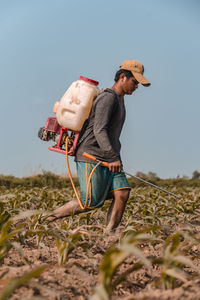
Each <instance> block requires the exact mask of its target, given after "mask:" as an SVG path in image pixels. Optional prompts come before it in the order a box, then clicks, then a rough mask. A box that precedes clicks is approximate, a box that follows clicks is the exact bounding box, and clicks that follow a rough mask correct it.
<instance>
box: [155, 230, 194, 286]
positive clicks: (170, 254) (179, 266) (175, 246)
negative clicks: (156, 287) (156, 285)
mask: <svg viewBox="0 0 200 300" xmlns="http://www.w3.org/2000/svg"><path fill="white" fill-rule="evenodd" d="M181 239H182V234H181V232H176V233H175V234H173V235H170V236H169V237H168V238H167V239H166V242H165V244H164V249H163V250H164V253H163V257H162V258H161V259H158V260H157V262H158V263H159V264H161V266H162V271H161V286H162V288H163V289H173V288H175V286H176V282H177V280H179V281H182V282H186V281H187V280H188V274H187V273H186V272H185V271H184V268H185V267H190V268H191V269H193V270H194V271H195V272H196V273H197V274H199V273H200V269H199V268H197V267H196V266H195V265H194V263H193V262H192V260H191V259H189V258H188V257H186V256H184V255H182V254H180V246H181ZM155 261H156V260H155Z"/></svg>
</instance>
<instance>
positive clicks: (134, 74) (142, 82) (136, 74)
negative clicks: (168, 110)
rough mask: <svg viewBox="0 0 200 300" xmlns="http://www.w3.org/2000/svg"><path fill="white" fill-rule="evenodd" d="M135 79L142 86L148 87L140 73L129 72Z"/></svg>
mask: <svg viewBox="0 0 200 300" xmlns="http://www.w3.org/2000/svg"><path fill="white" fill-rule="evenodd" d="M131 72H132V74H133V76H134V77H135V79H136V80H137V81H138V82H139V83H141V84H142V85H144V86H150V85H151V83H150V82H149V81H148V80H147V79H146V78H145V77H144V76H143V75H142V74H140V73H137V72H133V71H131Z"/></svg>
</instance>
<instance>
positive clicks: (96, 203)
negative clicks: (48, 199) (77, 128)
mask: <svg viewBox="0 0 200 300" xmlns="http://www.w3.org/2000/svg"><path fill="white" fill-rule="evenodd" d="M143 73H144V67H143V65H142V64H141V63H140V62H138V61H136V60H126V61H124V62H123V63H122V65H121V66H120V70H119V71H118V72H117V73H116V75H115V83H114V85H113V86H112V88H111V89H105V90H104V91H102V92H101V93H100V94H99V95H98V97H97V98H96V99H95V101H94V104H93V107H92V110H91V113H90V116H89V119H88V122H87V125H86V128H84V130H83V131H82V132H81V134H80V143H79V145H78V148H77V151H76V158H75V161H76V166H77V173H78V178H79V182H80V188H81V203H82V206H85V207H86V209H88V208H95V207H100V206H102V205H103V204H104V201H105V200H106V199H111V198H112V202H111V205H110V207H109V210H108V214H107V229H108V230H111V229H113V228H116V227H117V226H118V224H119V223H120V221H121V218H122V216H123V213H124V209H125V206H126V203H127V200H128V197H129V193H130V185H129V183H128V181H127V179H126V176H125V174H124V173H123V171H122V161H121V156H120V148H121V144H120V140H119V138H120V134H121V130H122V127H123V124H124V120H125V106H124V96H125V95H131V94H132V93H133V92H134V91H135V90H136V89H137V88H138V85H139V83H141V84H142V85H144V86H149V85H150V82H149V81H148V80H147V79H146V78H145V77H144V76H143ZM84 152H87V153H89V154H91V155H93V156H95V157H96V158H97V159H98V160H100V161H106V162H108V163H109V168H106V167H104V166H102V165H98V166H96V164H95V163H94V162H93V161H91V160H90V159H88V158H85V157H83V153H84ZM94 168H95V170H94V173H93V174H92V176H91V182H89V184H88V177H89V174H90V173H91V171H92V170H93V169H94ZM89 185H90V186H89ZM87 186H89V187H90V188H89V189H88V191H87ZM87 195H88V197H87ZM86 198H87V199H86ZM86 209H84V210H83V209H82V208H81V206H80V205H79V203H78V201H77V200H72V201H70V202H68V203H66V204H64V205H63V206H61V207H59V208H57V209H56V210H55V211H54V212H53V215H54V216H55V217H56V218H60V217H64V216H69V215H70V214H71V213H80V212H82V211H85V210H86Z"/></svg>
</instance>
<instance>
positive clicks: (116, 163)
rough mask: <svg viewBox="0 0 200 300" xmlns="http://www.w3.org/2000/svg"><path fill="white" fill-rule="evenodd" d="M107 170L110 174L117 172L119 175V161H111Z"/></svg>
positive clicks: (120, 165)
mask: <svg viewBox="0 0 200 300" xmlns="http://www.w3.org/2000/svg"><path fill="white" fill-rule="evenodd" d="M109 170H110V171H111V172H118V173H120V172H121V170H122V164H121V161H120V160H117V161H113V162H111V163H109Z"/></svg>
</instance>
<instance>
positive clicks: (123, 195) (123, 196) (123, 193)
mask: <svg viewBox="0 0 200 300" xmlns="http://www.w3.org/2000/svg"><path fill="white" fill-rule="evenodd" d="M114 194H115V197H117V198H119V199H120V200H121V201H123V202H127V200H128V198H129V195H130V189H121V190H118V191H115V193H114Z"/></svg>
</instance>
